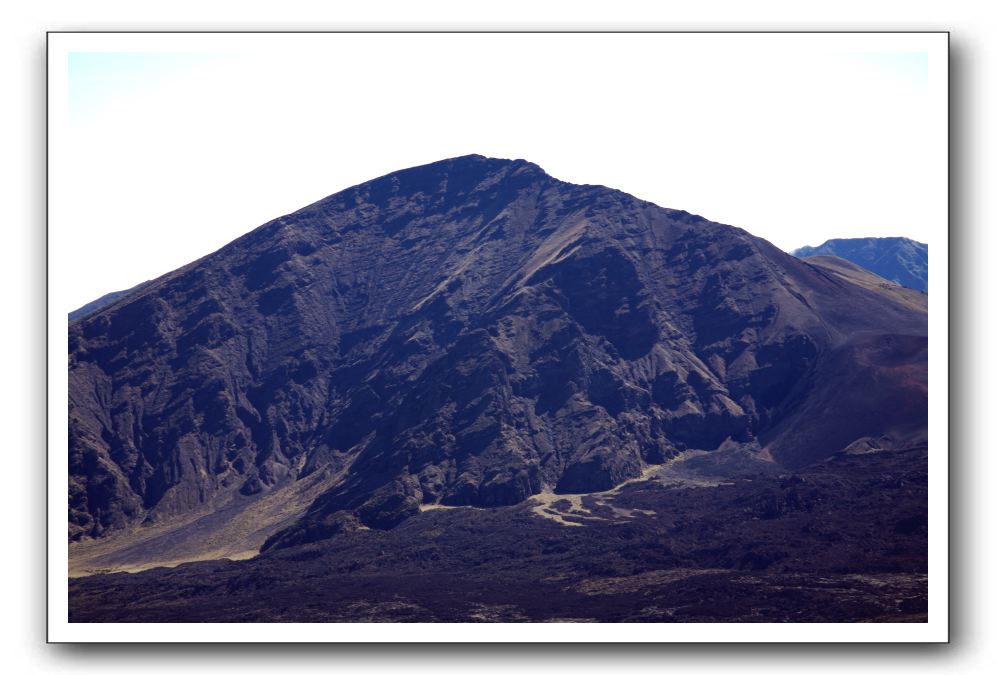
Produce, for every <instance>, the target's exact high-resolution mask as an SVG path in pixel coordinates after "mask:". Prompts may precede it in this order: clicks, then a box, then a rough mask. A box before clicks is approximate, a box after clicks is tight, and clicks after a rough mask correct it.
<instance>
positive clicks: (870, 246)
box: [792, 237, 927, 292]
mask: <svg viewBox="0 0 996 675" xmlns="http://www.w3.org/2000/svg"><path fill="white" fill-rule="evenodd" d="M792 255H794V256H796V257H797V258H808V257H810V256H814V255H834V256H837V257H838V258H843V259H844V260H850V261H851V262H853V263H854V264H856V265H860V266H861V267H864V268H865V269H866V270H868V271H870V272H874V273H875V274H877V275H878V276H880V277H882V278H884V279H888V280H889V281H892V282H894V283H897V284H899V285H900V286H905V287H907V288H913V289H916V290H918V291H923V292H927V245H926V244H921V243H920V242H918V241H913V240H912V239H907V238H906V237H864V238H862V239H830V240H828V241H826V242H824V243H823V244H821V245H820V246H803V247H802V248H799V249H796V250H794V251H792Z"/></svg>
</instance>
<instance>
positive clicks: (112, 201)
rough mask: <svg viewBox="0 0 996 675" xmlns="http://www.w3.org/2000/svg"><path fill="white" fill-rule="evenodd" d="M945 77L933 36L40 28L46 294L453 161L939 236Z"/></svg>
mask: <svg viewBox="0 0 996 675" xmlns="http://www.w3.org/2000/svg"><path fill="white" fill-rule="evenodd" d="M946 70H947V57H946V36H945V35H943V34H934V35H910V34H905V35H903V34H893V35H874V34H869V35H840V34H836V35H835V34H808V35H788V34H786V35H760V34H755V35H751V34H727V35H703V34H621V35H620V34H559V35H558V34H393V35H392V34H320V35H304V34H302V35H290V36H287V35H238V34H232V35H182V34H175V35H171V34H149V35H127V34H122V35H106V34H105V35H102V34H90V35H81V34H61V35H52V36H51V39H50V53H49V78H50V79H49V82H50V104H49V105H50V108H49V124H50V136H49V153H50V155H49V160H50V161H49V167H50V168H49V242H50V244H49V245H50V254H51V257H50V265H54V266H56V267H57V269H58V274H59V279H64V280H68V282H67V283H64V284H62V285H61V287H60V288H59V289H58V290H59V292H58V293H57V294H56V296H55V297H56V298H57V301H58V302H61V303H63V304H65V308H64V309H65V310H66V311H68V310H70V309H74V308H76V307H78V306H80V305H83V304H85V303H86V302H89V301H90V300H92V299H95V298H97V297H99V296H101V295H103V294H104V293H107V292H109V291H114V290H120V289H123V288H128V287H131V286H133V285H135V284H137V283H139V282H141V281H143V280H146V279H152V278H155V277H157V276H160V275H161V274H164V273H166V272H168V271H170V270H172V269H175V268H177V267H179V266H181V265H183V264H185V263H187V262H190V261H191V260H194V259H196V258H198V257H200V256H202V255H205V254H207V253H210V252H211V251H214V250H216V249H217V248H219V247H221V246H223V245H224V244H226V243H228V242H229V241H231V240H232V239H234V238H236V237H238V236H240V235H242V234H244V233H246V232H248V231H250V230H251V229H253V228H255V227H256V226H258V225H261V224H262V223H264V222H266V221H268V220H270V219H272V218H275V217H278V216H280V215H283V214H285V213H288V212H291V211H294V210H296V209H298V208H300V207H302V206H305V205H306V204H309V203H311V202H314V201H316V200H318V199H320V198H322V197H324V196H326V195H329V194H332V193H334V192H338V191H339V190H342V189H344V188H347V187H349V186H351V185H355V184H357V183H360V182H363V181H365V180H369V179H370V178H374V177H376V176H380V175H383V174H385V173H389V172H391V171H395V170H398V169H402V168H406V167H409V166H414V165H418V164H424V163H427V162H432V161H436V160H438V159H443V158H446V157H452V156H456V155H463V154H469V153H479V154H484V155H489V156H492V157H507V158H520V157H521V158H525V159H528V160H530V161H533V162H535V163H537V164H539V165H540V166H542V167H543V168H544V169H545V170H546V171H547V172H548V173H550V174H551V175H553V176H555V177H557V178H560V179H562V180H566V181H570V182H573V183H597V184H603V185H608V186H611V187H614V188H618V189H621V190H624V191H626V192H629V193H631V194H633V195H636V196H637V197H640V198H643V199H647V200H650V201H652V202H655V203H657V204H660V205H662V206H667V207H671V208H679V209H684V210H687V211H691V212H693V213H697V214H700V215H702V216H704V217H706V218H709V219H710V220H715V221H719V222H723V223H728V224H731V225H736V226H739V227H743V228H744V229H746V230H748V231H750V232H752V233H753V234H756V235H758V236H761V237H764V238H765V239H768V240H769V241H771V242H772V243H774V244H776V245H777V246H779V247H781V248H783V249H785V250H791V249H793V248H796V247H798V246H802V245H805V244H811V245H815V244H820V243H822V242H823V241H825V240H826V239H829V238H833V237H859V236H894V235H900V236H908V237H911V238H913V239H917V240H919V241H924V242H927V243H930V244H932V245H936V244H942V245H943V244H944V243H945V242H946V236H947V235H946V227H947V193H946V180H947V178H946V177H947V159H946V155H947V117H946V114H947V112H946V111H947V99H946V89H947V79H946ZM937 252H938V251H937V249H935V254H936V253H937Z"/></svg>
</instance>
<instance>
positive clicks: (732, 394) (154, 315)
mask: <svg viewBox="0 0 996 675" xmlns="http://www.w3.org/2000/svg"><path fill="white" fill-rule="evenodd" d="M926 335H927V326H926V306H925V303H924V305H923V306H922V307H920V306H919V305H916V304H915V303H914V304H911V303H909V302H898V301H897V300H896V299H895V298H894V297H893V296H892V295H890V294H888V293H883V292H879V291H878V290H876V289H875V288H874V287H866V286H862V285H857V284H854V283H851V282H849V281H848V280H847V279H846V278H844V277H842V276H840V275H838V274H836V273H835V272H834V271H833V270H830V269H827V268H825V267H822V266H817V265H810V264H807V263H806V262H805V261H804V260H801V259H799V258H795V257H793V256H790V255H788V254H785V253H783V252H782V251H780V250H778V249H777V248H775V247H774V246H772V245H771V244H769V243H768V242H766V241H764V240H762V239H758V238H756V237H753V236H751V235H750V234H748V233H747V232H745V231H743V230H740V229H737V228H734V227H729V226H726V225H720V224H717V223H713V222H710V221H707V220H705V219H703V218H701V217H698V216H694V215H690V214H688V213H686V212H684V211H676V210H672V209H665V208H661V207H658V206H656V205H654V204H651V203H649V202H645V201H642V200H639V199H637V198H634V197H632V196H630V195H628V194H625V193H622V192H619V191H617V190H612V189H609V188H606V187H601V186H592V185H572V184H569V183H565V182H562V181H559V180H557V179H555V178H552V177H550V176H549V175H547V174H546V173H544V172H543V171H542V170H541V169H540V168H539V167H537V166H536V165H534V164H531V163H529V162H526V161H522V160H515V161H509V160H497V159H488V158H485V157H481V156H476V155H472V156H467V157H460V158H455V159H449V160H445V161H441V162H437V163H434V164H430V165H426V166H422V167H416V168H412V169H407V170H404V171H399V172H397V173H393V174H390V175H388V176H384V177H382V178H378V179H376V180H373V181H370V182H368V183H364V184H362V185H358V186H356V187H353V188H350V189H347V190H344V191H343V192H340V193H338V194H335V195H332V196H331V197H328V198H326V199H323V200H321V201H319V202H317V203H315V204H312V205H311V206H308V207H305V208H303V209H301V210H300V211H297V212H295V213H293V214H290V215H288V216H284V217H282V218H278V219H276V220H274V221H272V222H269V223H267V224H265V225H263V226H261V227H259V228H258V229H256V230H254V231H253V232H251V233H249V234H247V235H245V236H244V237H242V238H240V239H238V240H236V241H234V242H232V243H231V244H229V245H227V246H225V247H224V248H222V249H220V250H219V251H217V252H215V253H214V254H212V255H209V256H207V257H205V258H203V259H201V260H199V261H198V262H197V263H195V264H192V265H188V266H186V267H184V268H182V269H180V270H177V271H176V272H173V273H171V274H168V275H166V276H164V277H162V278H160V279H157V280H155V281H152V282H150V283H149V284H147V285H145V286H143V287H141V288H139V289H137V290H135V291H133V292H132V293H130V294H129V295H128V296H127V297H126V298H123V299H121V300H120V301H118V302H115V303H114V304H112V305H109V306H107V307H105V308H104V309H102V310H99V311H96V312H94V313H92V314H90V315H88V316H85V317H83V318H81V319H79V320H77V321H74V322H73V323H71V325H70V327H69V437H70V440H69V455H70V489H69V512H70V518H69V536H70V538H71V539H73V540H81V539H89V538H93V537H102V536H107V535H112V534H114V533H115V532H122V531H126V530H129V529H134V528H136V527H139V526H143V527H145V526H156V525H161V524H163V523H177V528H179V529H177V530H176V532H179V533H181V534H177V535H176V537H178V539H177V541H179V539H182V537H183V536H186V535H183V534H182V533H186V532H190V533H193V532H195V530H197V529H198V528H200V529H201V530H203V529H205V528H207V527H209V525H210V522H211V521H210V518H211V517H214V516H217V515H218V514H222V513H224V514H226V515H225V516H224V520H225V521H226V522H234V520H233V519H234V518H235V515H232V514H237V513H243V512H244V513H250V512H251V513H256V514H263V513H265V514H267V515H266V517H265V518H264V516H263V515H258V517H257V516H254V517H253V518H252V519H250V520H251V525H246V528H255V529H251V531H250V530H249V529H247V530H246V531H247V532H249V534H247V535H246V537H247V541H252V542H255V543H254V545H256V546H258V545H259V544H263V546H264V547H265V548H273V549H277V548H282V547H287V546H292V545H295V544H300V543H304V542H309V541H315V540H320V539H324V538H328V537H332V536H334V535H336V534H338V533H342V532H349V531H355V530H357V529H365V528H372V529H389V528H393V527H394V526H396V525H398V524H399V523H401V522H403V521H405V520H406V519H408V518H411V517H412V516H415V515H417V514H418V513H419V512H420V509H421V508H424V507H425V506H426V505H430V506H433V505H448V506H461V505H463V506H477V507H494V506H501V505H509V504H516V503H519V502H522V501H523V500H525V499H527V498H529V497H530V496H531V495H534V494H537V493H540V492H541V491H554V492H557V493H561V494H571V493H584V492H591V491H595V490H605V489H608V488H611V487H613V486H616V485H619V484H620V483H622V482H623V481H626V480H627V479H631V478H634V477H637V476H639V475H640V474H641V472H642V471H643V470H644V469H645V468H646V467H647V466H649V465H653V464H659V463H662V462H664V461H666V460H667V459H668V458H671V457H674V456H676V455H678V454H680V453H684V452H686V451H689V450H704V451H713V450H716V449H718V448H720V447H730V446H737V447H741V448H743V449H744V450H745V451H748V452H752V453H755V454H757V455H759V456H763V457H765V458H768V459H770V460H772V461H774V462H778V463H780V464H782V465H783V466H787V467H800V466H805V465H808V464H811V463H813V462H816V461H819V460H823V459H825V458H827V457H829V456H831V455H833V454H834V453H837V452H839V451H841V450H842V449H844V448H845V447H847V446H849V444H851V443H853V442H854V441H855V440H857V439H859V438H863V437H878V436H881V435H883V434H886V433H888V434H891V435H892V436H893V437H898V436H902V435H903V434H911V433H915V432H917V431H920V430H922V429H924V428H925V425H926V339H927V338H926ZM290 496H293V499H291V498H290ZM275 505H276V506H275ZM252 509H259V510H258V511H252ZM195 515H197V516H198V517H202V519H201V520H196V519H195V518H194V516H195ZM218 517H219V518H220V516H218ZM186 523H193V524H192V525H189V527H188V525H186ZM211 526H213V525H211ZM184 528H186V529H184ZM190 536H194V535H193V534H191V535H190ZM253 537H255V538H253ZM264 540H265V543H263V542H264ZM176 545H178V544H177V542H176V541H171V543H170V546H176Z"/></svg>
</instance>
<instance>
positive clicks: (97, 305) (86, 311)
mask: <svg viewBox="0 0 996 675" xmlns="http://www.w3.org/2000/svg"><path fill="white" fill-rule="evenodd" d="M147 283H149V282H148V281H143V282H142V283H140V284H139V285H138V286H133V287H131V288H129V289H126V290H123V291H114V292H112V293H108V294H107V295H102V296H100V297H99V298H97V299H96V300H93V301H91V302H88V303H86V304H85V305H83V306H82V307H80V308H79V309H74V310H73V311H71V312H70V313H69V320H70V321H74V320H75V319H79V318H82V317H84V316H89V315H91V314H93V313H94V312H96V311H99V310H101V309H103V308H104V307H107V306H108V305H109V304H111V303H112V302H114V301H115V300H117V299H118V298H122V297H124V296H126V295H128V294H129V293H131V292H132V291H137V290H138V289H139V288H142V287H143V286H145V285H146V284H147Z"/></svg>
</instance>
